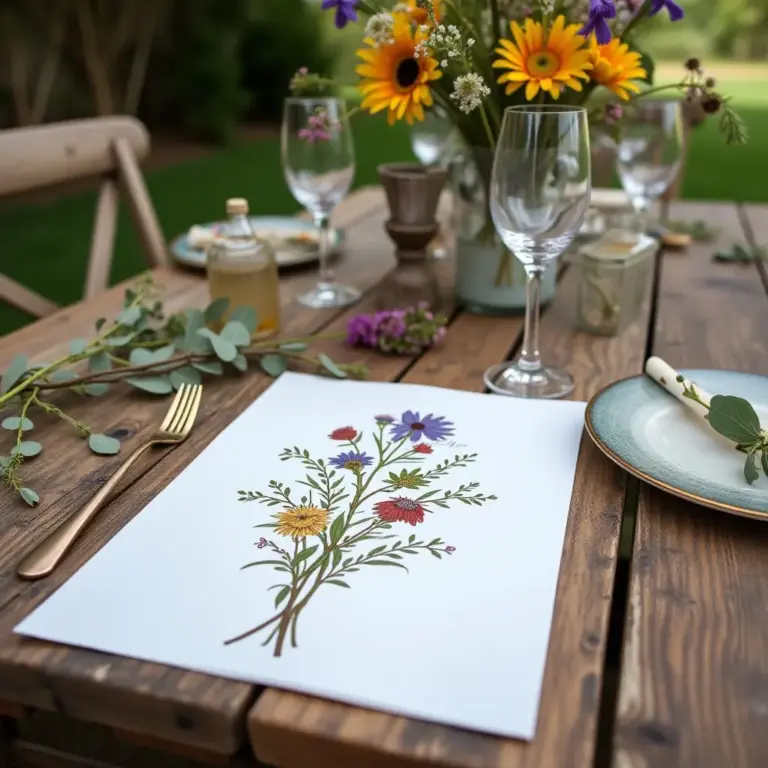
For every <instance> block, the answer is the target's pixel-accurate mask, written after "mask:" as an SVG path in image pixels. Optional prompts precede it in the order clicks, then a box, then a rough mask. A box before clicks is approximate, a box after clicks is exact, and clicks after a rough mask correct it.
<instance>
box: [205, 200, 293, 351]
mask: <svg viewBox="0 0 768 768" xmlns="http://www.w3.org/2000/svg"><path fill="white" fill-rule="evenodd" d="M227 215H228V216H229V220H228V221H227V222H226V223H225V224H224V225H222V227H221V228H220V229H219V231H218V232H217V233H216V237H215V238H214V240H213V242H212V243H211V245H210V246H209V248H208V258H207V261H208V286H209V288H210V293H211V299H219V298H227V299H229V309H228V310H227V312H226V313H225V315H224V317H223V318H222V320H221V325H222V326H223V325H225V324H226V322H227V317H228V316H229V313H230V312H231V311H232V310H233V309H236V308H237V307H242V306H249V307H253V309H254V310H255V312H256V317H257V318H258V324H257V327H256V330H255V331H254V332H253V334H252V338H254V339H256V338H263V337H266V336H269V335H271V334H273V333H276V332H277V331H279V330H280V294H279V286H278V275H277V262H276V261H275V253H274V251H273V249H272V247H271V246H270V244H269V243H267V242H266V241H264V240H260V239H259V238H257V237H256V235H255V234H254V232H253V229H252V227H251V224H250V221H249V220H248V201H247V200H244V199H243V198H239V197H233V198H231V199H229V200H227Z"/></svg>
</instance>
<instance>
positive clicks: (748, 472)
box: [744, 453, 760, 485]
mask: <svg viewBox="0 0 768 768" xmlns="http://www.w3.org/2000/svg"><path fill="white" fill-rule="evenodd" d="M744 477H745V478H746V481H747V482H748V483H749V484H750V485H752V483H754V482H755V480H757V478H758V477H760V473H759V472H758V471H757V461H756V460H755V454H754V453H748V454H747V459H746V461H745V462H744Z"/></svg>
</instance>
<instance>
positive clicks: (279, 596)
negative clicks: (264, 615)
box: [275, 587, 291, 608]
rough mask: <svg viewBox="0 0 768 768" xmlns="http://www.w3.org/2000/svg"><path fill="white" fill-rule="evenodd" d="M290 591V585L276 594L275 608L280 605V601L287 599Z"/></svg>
mask: <svg viewBox="0 0 768 768" xmlns="http://www.w3.org/2000/svg"><path fill="white" fill-rule="evenodd" d="M290 593H291V588H290V587H283V588H282V589H281V590H280V591H279V592H278V593H277V595H276V596H275V608H277V606H278V605H280V603H282V602H283V600H285V598H286V597H288V595H289V594H290Z"/></svg>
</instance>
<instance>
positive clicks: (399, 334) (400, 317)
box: [373, 309, 407, 339]
mask: <svg viewBox="0 0 768 768" xmlns="http://www.w3.org/2000/svg"><path fill="white" fill-rule="evenodd" d="M373 324H374V326H375V328H376V333H377V334H378V335H379V337H382V336H384V337H386V338H388V339H402V338H403V336H405V332H406V330H407V326H406V324H405V310H402V309H393V310H391V311H384V312H377V313H376V314H375V315H374V316H373Z"/></svg>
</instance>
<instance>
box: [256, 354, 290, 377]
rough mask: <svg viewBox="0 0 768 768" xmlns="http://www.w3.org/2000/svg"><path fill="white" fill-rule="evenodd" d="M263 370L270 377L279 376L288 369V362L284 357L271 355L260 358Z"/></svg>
mask: <svg viewBox="0 0 768 768" xmlns="http://www.w3.org/2000/svg"><path fill="white" fill-rule="evenodd" d="M259 365H261V368H262V370H263V371H264V372H265V373H268V374H269V375H270V376H279V375H280V374H281V373H282V372H283V371H285V370H286V368H288V360H287V359H286V358H285V357H283V355H277V354H269V355H263V356H262V357H260V358H259Z"/></svg>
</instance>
